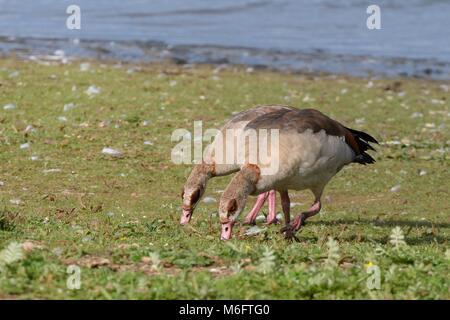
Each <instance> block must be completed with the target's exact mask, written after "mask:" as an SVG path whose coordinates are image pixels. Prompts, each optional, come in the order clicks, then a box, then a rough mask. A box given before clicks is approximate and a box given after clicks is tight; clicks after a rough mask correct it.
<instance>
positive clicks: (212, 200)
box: [203, 197, 217, 203]
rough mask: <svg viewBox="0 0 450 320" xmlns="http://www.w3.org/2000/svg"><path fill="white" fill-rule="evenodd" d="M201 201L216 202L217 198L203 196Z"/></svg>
mask: <svg viewBox="0 0 450 320" xmlns="http://www.w3.org/2000/svg"><path fill="white" fill-rule="evenodd" d="M203 202H204V203H216V202H217V200H216V199H215V198H213V197H205V198H203Z"/></svg>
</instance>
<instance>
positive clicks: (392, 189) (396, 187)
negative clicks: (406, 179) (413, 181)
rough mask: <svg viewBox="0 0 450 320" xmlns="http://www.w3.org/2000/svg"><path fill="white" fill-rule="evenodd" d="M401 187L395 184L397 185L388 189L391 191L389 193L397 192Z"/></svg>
mask: <svg viewBox="0 0 450 320" xmlns="http://www.w3.org/2000/svg"><path fill="white" fill-rule="evenodd" d="M401 187H402V186H401V185H399V184H397V185H395V186H393V187H392V188H391V189H389V191H391V192H399V191H400V189H401Z"/></svg>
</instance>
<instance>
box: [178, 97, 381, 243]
mask: <svg viewBox="0 0 450 320" xmlns="http://www.w3.org/2000/svg"><path fill="white" fill-rule="evenodd" d="M230 130H232V131H237V132H239V135H240V136H244V139H243V140H241V142H243V143H242V144H243V145H241V146H240V147H242V150H244V151H243V159H245V161H243V162H235V161H234V162H229V163H227V162H226V161H225V162H224V161H221V160H220V158H221V157H220V156H221V155H222V156H223V154H225V155H226V154H227V153H229V152H230V150H231V152H232V153H234V152H236V150H235V149H236V146H235V145H234V144H233V146H232V147H231V149H230V144H232V143H231V142H235V140H233V139H231V140H229V139H226V140H224V139H223V135H224V134H225V133H226V132H228V131H230ZM251 130H254V131H255V132H267V131H271V130H275V131H276V136H277V140H276V147H277V148H276V151H277V152H273V150H272V149H271V152H270V154H269V155H268V158H269V159H268V160H269V163H276V164H277V170H275V171H273V170H272V171H271V170H269V171H270V172H268V170H267V165H266V164H267V162H264V161H263V160H262V157H261V154H259V155H257V156H255V155H254V154H252V153H254V152H255V150H254V149H252V148H251V146H250V145H249V144H250V143H251V139H245V137H246V135H245V134H246V133H248V132H250V131H251ZM230 141H231V142H230ZM369 142H373V143H378V142H377V141H376V140H375V139H374V138H373V137H372V136H370V135H368V134H367V133H364V132H361V131H357V130H353V129H349V128H347V127H345V126H343V125H342V124H340V123H339V122H337V121H335V120H333V119H331V118H329V117H327V116H326V115H324V114H323V113H321V112H320V111H317V110H314V109H297V108H293V107H288V106H278V105H274V106H258V107H255V108H252V109H249V110H247V111H243V112H241V113H239V114H237V115H236V116H235V117H233V118H232V119H230V120H229V121H228V122H227V123H226V124H225V125H224V126H223V127H222V129H221V130H220V132H219V133H218V135H217V136H216V138H215V139H214V141H213V143H212V144H211V145H210V146H209V148H208V149H207V151H206V152H205V156H204V159H203V160H204V161H203V162H202V163H201V164H198V165H196V166H195V167H194V168H193V170H192V172H191V174H190V175H189V177H188V179H187V182H186V184H185V186H184V188H183V193H182V199H183V205H182V209H183V214H182V217H181V221H180V223H181V224H187V223H188V222H189V221H190V219H191V217H192V214H193V211H194V209H195V206H196V205H197V204H198V202H199V200H200V198H201V197H202V195H203V194H204V192H205V189H206V183H207V181H208V180H209V179H210V178H213V177H216V176H223V175H228V174H231V173H234V172H237V173H236V175H235V176H234V177H233V179H232V180H231V182H230V183H229V185H228V186H227V188H226V189H225V191H224V192H223V194H222V197H221V199H220V203H219V216H220V222H221V224H222V232H221V239H223V240H228V239H230V238H231V235H232V228H233V226H234V224H235V223H236V221H237V219H238V217H239V215H240V213H241V212H242V211H243V209H244V207H245V203H246V201H247V198H248V196H249V195H258V198H257V200H256V203H255V205H254V207H253V208H252V210H251V211H250V213H249V214H248V215H247V217H246V218H245V220H244V222H245V223H254V221H255V219H256V216H257V214H258V212H259V211H260V209H261V207H262V206H263V204H264V202H265V201H266V200H267V199H268V201H269V214H268V217H267V223H269V224H270V223H274V222H276V216H275V191H278V192H279V193H280V195H281V205H282V209H283V213H284V216H285V226H284V227H283V229H282V231H283V233H284V235H285V237H286V238H287V239H296V237H295V232H296V231H297V230H298V229H299V228H300V227H301V226H302V225H303V223H304V221H305V220H306V219H308V218H309V217H311V216H314V215H315V214H317V213H318V212H319V211H320V209H321V200H320V199H321V196H322V193H323V190H324V188H325V186H326V184H327V183H328V182H329V181H330V179H331V178H332V177H333V176H334V175H336V173H338V172H339V171H340V170H341V169H342V168H343V167H344V166H345V165H348V164H350V163H352V162H356V163H360V164H363V165H365V164H371V163H374V162H375V160H374V159H373V158H372V157H371V156H370V155H369V154H368V153H367V152H366V151H367V150H374V149H373V148H372V147H371V146H370V144H369ZM273 144H274V142H273V141H272V146H273ZM258 148H261V145H258ZM258 148H257V149H258ZM259 151H260V150H259ZM250 159H251V161H250ZM266 160H267V159H266ZM304 189H309V190H311V191H312V193H313V194H314V197H315V199H314V203H313V205H312V206H311V207H310V208H309V209H308V210H307V211H305V212H302V213H300V214H299V215H297V216H296V217H295V218H294V219H293V220H292V221H291V220H290V200H289V194H288V190H304Z"/></svg>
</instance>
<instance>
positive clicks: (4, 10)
mask: <svg viewBox="0 0 450 320" xmlns="http://www.w3.org/2000/svg"><path fill="white" fill-rule="evenodd" d="M373 3H376V4H377V5H379V6H380V8H381V27H382V29H381V30H369V29H368V28H367V26H366V19H367V17H368V14H367V13H366V9H367V6H368V5H370V4H373ZM70 4H77V5H79V6H80V8H81V30H68V29H67V28H66V18H67V17H68V15H67V14H66V8H67V6H68V5H70ZM58 49H61V50H64V51H65V53H66V54H67V55H72V56H82V57H83V56H93V57H100V58H117V59H122V60H136V61H154V60H159V59H167V58H170V59H173V60H175V61H178V62H180V63H195V62H208V63H235V64H246V65H251V66H255V67H258V66H263V67H272V68H277V69H289V70H297V71H312V72H317V71H325V72H333V73H348V74H356V75H367V74H374V75H388V76H390V75H392V76H395V75H409V76H421V77H432V78H438V79H450V1H449V0H378V1H364V0H340V1H333V0H228V1H226V0H214V1H213V0H170V1H169V0H135V1H132V0H131V1H124V0H121V1H119V0H96V1H92V0H91V1H88V0H70V1H64V0H23V1H17V0H15V1H14V0H0V52H2V53H4V54H8V53H10V52H18V53H19V54H22V55H27V54H39V53H51V52H53V51H54V50H58Z"/></svg>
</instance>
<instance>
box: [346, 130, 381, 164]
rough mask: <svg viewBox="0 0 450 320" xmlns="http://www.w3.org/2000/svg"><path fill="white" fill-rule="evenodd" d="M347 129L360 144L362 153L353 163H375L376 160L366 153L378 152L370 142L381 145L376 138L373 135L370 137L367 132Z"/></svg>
mask: <svg viewBox="0 0 450 320" xmlns="http://www.w3.org/2000/svg"><path fill="white" fill-rule="evenodd" d="M346 129H347V130H349V131H350V132H351V133H352V135H353V137H354V138H355V140H356V143H357V144H358V148H359V151H360V154H358V155H356V157H355V159H354V160H353V162H356V163H360V164H363V165H366V164H372V163H374V162H375V159H374V158H372V157H371V156H370V155H369V154H368V153H367V152H366V151H367V150H373V151H376V150H375V148H373V147H372V146H371V145H370V144H369V142H373V143H376V144H379V143H378V141H377V140H376V139H375V138H374V137H372V136H371V135H369V134H367V133H365V132H362V131H358V130H354V129H350V128H346Z"/></svg>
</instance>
